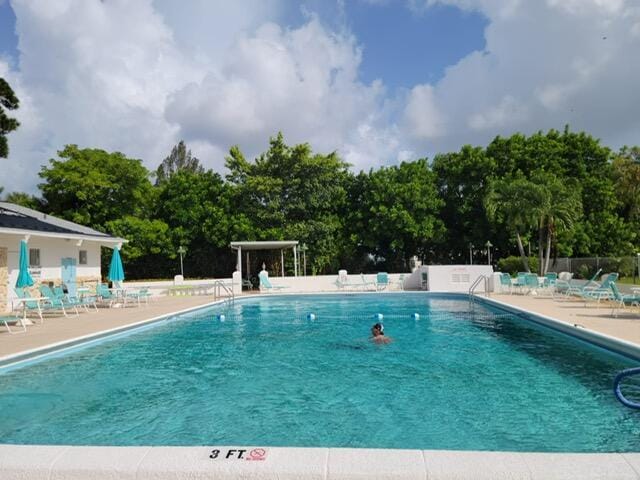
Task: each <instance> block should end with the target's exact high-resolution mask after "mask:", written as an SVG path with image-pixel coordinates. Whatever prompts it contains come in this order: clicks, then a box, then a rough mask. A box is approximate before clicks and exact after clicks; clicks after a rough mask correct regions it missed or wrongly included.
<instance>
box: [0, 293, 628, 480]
mask: <svg viewBox="0 0 640 480" xmlns="http://www.w3.org/2000/svg"><path fill="white" fill-rule="evenodd" d="M440 293H443V294H445V295H447V296H462V297H467V295H466V294H454V293H446V292H440ZM341 294H347V293H341ZM355 294H356V295H357V294H358V293H355ZM372 294H374V293H373V292H372ZM279 295H280V294H278V295H277V296H279ZM284 295H287V296H288V295H304V294H298V293H296V294H294V293H291V294H284ZM307 295H308V294H307ZM327 295H330V293H328V294H327ZM347 295H348V294H347ZM260 296H264V297H274V296H276V295H273V294H266V295H260ZM256 297H257V295H252V296H250V297H241V298H256ZM238 300H240V299H238ZM476 300H479V301H480V302H482V303H484V302H486V303H488V304H492V305H494V306H496V307H498V308H502V309H505V310H508V311H511V312H513V313H516V314H522V313H524V314H526V315H527V316H528V317H529V318H527V319H524V318H523V320H529V321H530V320H533V321H534V322H535V323H538V324H541V325H544V326H546V327H549V328H552V329H554V330H556V331H560V332H562V333H566V334H568V335H571V336H573V337H576V338H578V339H581V340H584V341H586V342H588V343H591V344H595V345H597V346H600V347H603V348H606V349H608V350H612V351H614V352H617V353H621V354H623V355H625V356H631V357H633V358H640V346H639V345H636V344H633V343H631V342H626V341H624V340H621V339H618V338H614V337H610V336H608V335H604V334H601V333H597V332H593V331H590V330H585V329H583V328H580V327H577V326H571V325H569V324H567V323H565V322H562V321H559V320H556V319H553V318H551V317H547V316H545V315H541V314H538V313H535V312H531V311H528V310H525V309H522V308H518V307H515V306H513V305H510V304H507V303H504V302H500V301H498V300H494V299H487V298H486V297H476ZM218 303H221V302H211V303H209V304H206V305H200V306H196V307H192V308H188V309H184V310H181V311H179V312H174V313H171V314H163V315H161V316H158V317H154V318H152V319H148V320H143V321H140V322H136V323H133V324H130V325H126V326H123V327H118V328H113V329H109V330H106V331H103V332H99V333H96V334H91V335H85V336H83V337H78V338H74V339H71V340H68V341H64V342H58V343H56V344H52V345H48V346H46V347H42V348H38V349H34V350H32V351H29V352H21V353H20V354H15V355H11V356H9V357H3V358H2V359H0V367H1V366H2V365H5V366H7V365H9V364H14V363H16V362H19V363H22V362H28V361H31V360H33V359H34V358H38V357H42V356H45V355H49V354H52V353H54V352H60V351H64V350H67V349H71V348H76V347H78V346H80V345H83V344H85V343H87V342H95V341H101V340H104V339H105V338H107V337H112V336H114V335H116V336H117V335H120V334H122V333H128V332H129V331H131V330H136V329H139V328H143V327H145V326H147V325H151V324H153V323H157V322H160V321H162V320H164V319H167V318H168V317H172V316H175V315H180V314H184V313H189V312H192V311H194V310H199V309H203V308H208V307H211V306H213V305H216V304H218ZM213 450H218V454H217V455H216V458H211V455H212V451H213ZM255 450H257V452H258V454H255ZM240 451H242V452H243V453H242V454H240V453H239V452H240ZM252 451H254V452H252ZM249 457H256V458H252V459H251V461H249V460H247V459H248V458H249ZM0 473H1V475H0V477H1V478H2V480H12V479H25V478H29V479H36V478H47V479H56V478H64V479H75V478H78V479H89V480H90V479H114V478H124V479H127V478H131V479H134V478H136V479H143V478H153V479H158V480H163V479H182V478H185V479H187V478H188V479H200V478H203V479H204V478H207V479H210V478H215V479H218V478H220V479H231V478H260V479H278V480H283V479H325V480H327V479H332V480H333V479H365V478H379V479H398V480H400V479H454V478H455V479H483V478H486V479H489V478H491V479H494V478H504V479H554V478H558V479H566V478H575V479H596V478H597V479H600V478H625V479H626V478H629V479H638V480H640V453H538V452H491V451H450V450H392V449H355V448H297V447H269V446H252V447H239V446H206V447H205V446H199V447H148V446H140V447H111V446H65V445H3V444H0Z"/></svg>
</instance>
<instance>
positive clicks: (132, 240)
mask: <svg viewBox="0 0 640 480" xmlns="http://www.w3.org/2000/svg"><path fill="white" fill-rule="evenodd" d="M105 229H106V230H107V231H108V232H109V233H110V234H111V235H115V236H118V237H120V238H126V239H128V240H129V242H128V243H126V244H125V245H124V247H123V248H122V260H123V263H124V268H125V273H126V276H127V278H130V279H135V278H153V277H167V276H170V275H169V272H170V271H171V270H170V265H169V262H168V260H169V259H174V258H175V257H176V253H175V249H174V248H173V245H172V242H171V232H170V230H169V226H168V225H167V224H166V223H164V222H163V221H161V220H150V219H146V218H145V219H142V218H138V217H134V216H131V215H126V216H124V217H123V218H119V219H116V220H110V221H108V222H107V223H106V225H105ZM110 258H111V257H110V255H103V259H104V260H105V262H108V261H109V260H110ZM103 267H104V268H103V271H105V272H106V271H108V268H109V267H108V265H107V264H105V265H103Z"/></svg>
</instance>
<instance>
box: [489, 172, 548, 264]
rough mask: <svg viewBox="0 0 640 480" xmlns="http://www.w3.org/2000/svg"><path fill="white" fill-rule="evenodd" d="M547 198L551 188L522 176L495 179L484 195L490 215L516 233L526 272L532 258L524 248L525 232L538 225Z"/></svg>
mask: <svg viewBox="0 0 640 480" xmlns="http://www.w3.org/2000/svg"><path fill="white" fill-rule="evenodd" d="M548 202H549V198H548V192H546V191H545V189H544V188H543V187H542V186H540V185H537V184H535V183H533V182H531V181H529V180H527V179H526V178H524V177H522V176H520V177H516V178H512V177H509V178H502V179H497V180H494V181H493V182H492V183H491V184H490V186H489V189H488V192H487V195H486V197H485V199H484V206H485V209H486V211H487V215H488V217H489V219H490V220H491V221H493V222H496V223H498V224H500V225H502V226H504V227H505V228H506V229H507V230H508V231H510V232H512V233H513V234H515V237H516V242H517V245H518V252H519V253H520V258H521V260H522V266H523V268H524V269H525V271H526V272H528V271H529V258H528V256H527V254H526V253H525V251H524V245H523V243H522V234H523V232H524V233H526V232H528V231H529V230H531V229H532V228H533V227H534V226H535V225H537V223H538V221H539V219H540V218H541V216H542V211H543V210H544V209H546V208H547V207H546V204H547V203H548Z"/></svg>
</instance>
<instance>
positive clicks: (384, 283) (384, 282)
mask: <svg viewBox="0 0 640 480" xmlns="http://www.w3.org/2000/svg"><path fill="white" fill-rule="evenodd" d="M375 284H376V290H377V291H378V292H379V291H381V290H384V289H385V288H387V287H388V286H389V274H388V273H387V272H378V274H377V275H376V282H375Z"/></svg>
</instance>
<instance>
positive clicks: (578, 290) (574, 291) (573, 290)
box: [565, 268, 602, 297]
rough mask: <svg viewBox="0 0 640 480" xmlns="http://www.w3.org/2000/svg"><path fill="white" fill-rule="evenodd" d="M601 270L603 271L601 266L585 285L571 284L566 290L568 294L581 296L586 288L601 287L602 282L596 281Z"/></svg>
mask: <svg viewBox="0 0 640 480" xmlns="http://www.w3.org/2000/svg"><path fill="white" fill-rule="evenodd" d="M600 272H602V269H601V268H600V269H598V271H597V272H596V273H595V274H594V275H593V277H591V278H590V279H589V281H588V282H587V283H585V284H584V285H570V286H569V288H568V289H567V291H566V292H565V293H566V295H567V296H569V295H577V296H579V297H581V296H582V295H583V294H584V292H585V291H586V290H588V289H592V288H598V287H600V284H599V283H598V282H597V281H596V278H598V275H600Z"/></svg>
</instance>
